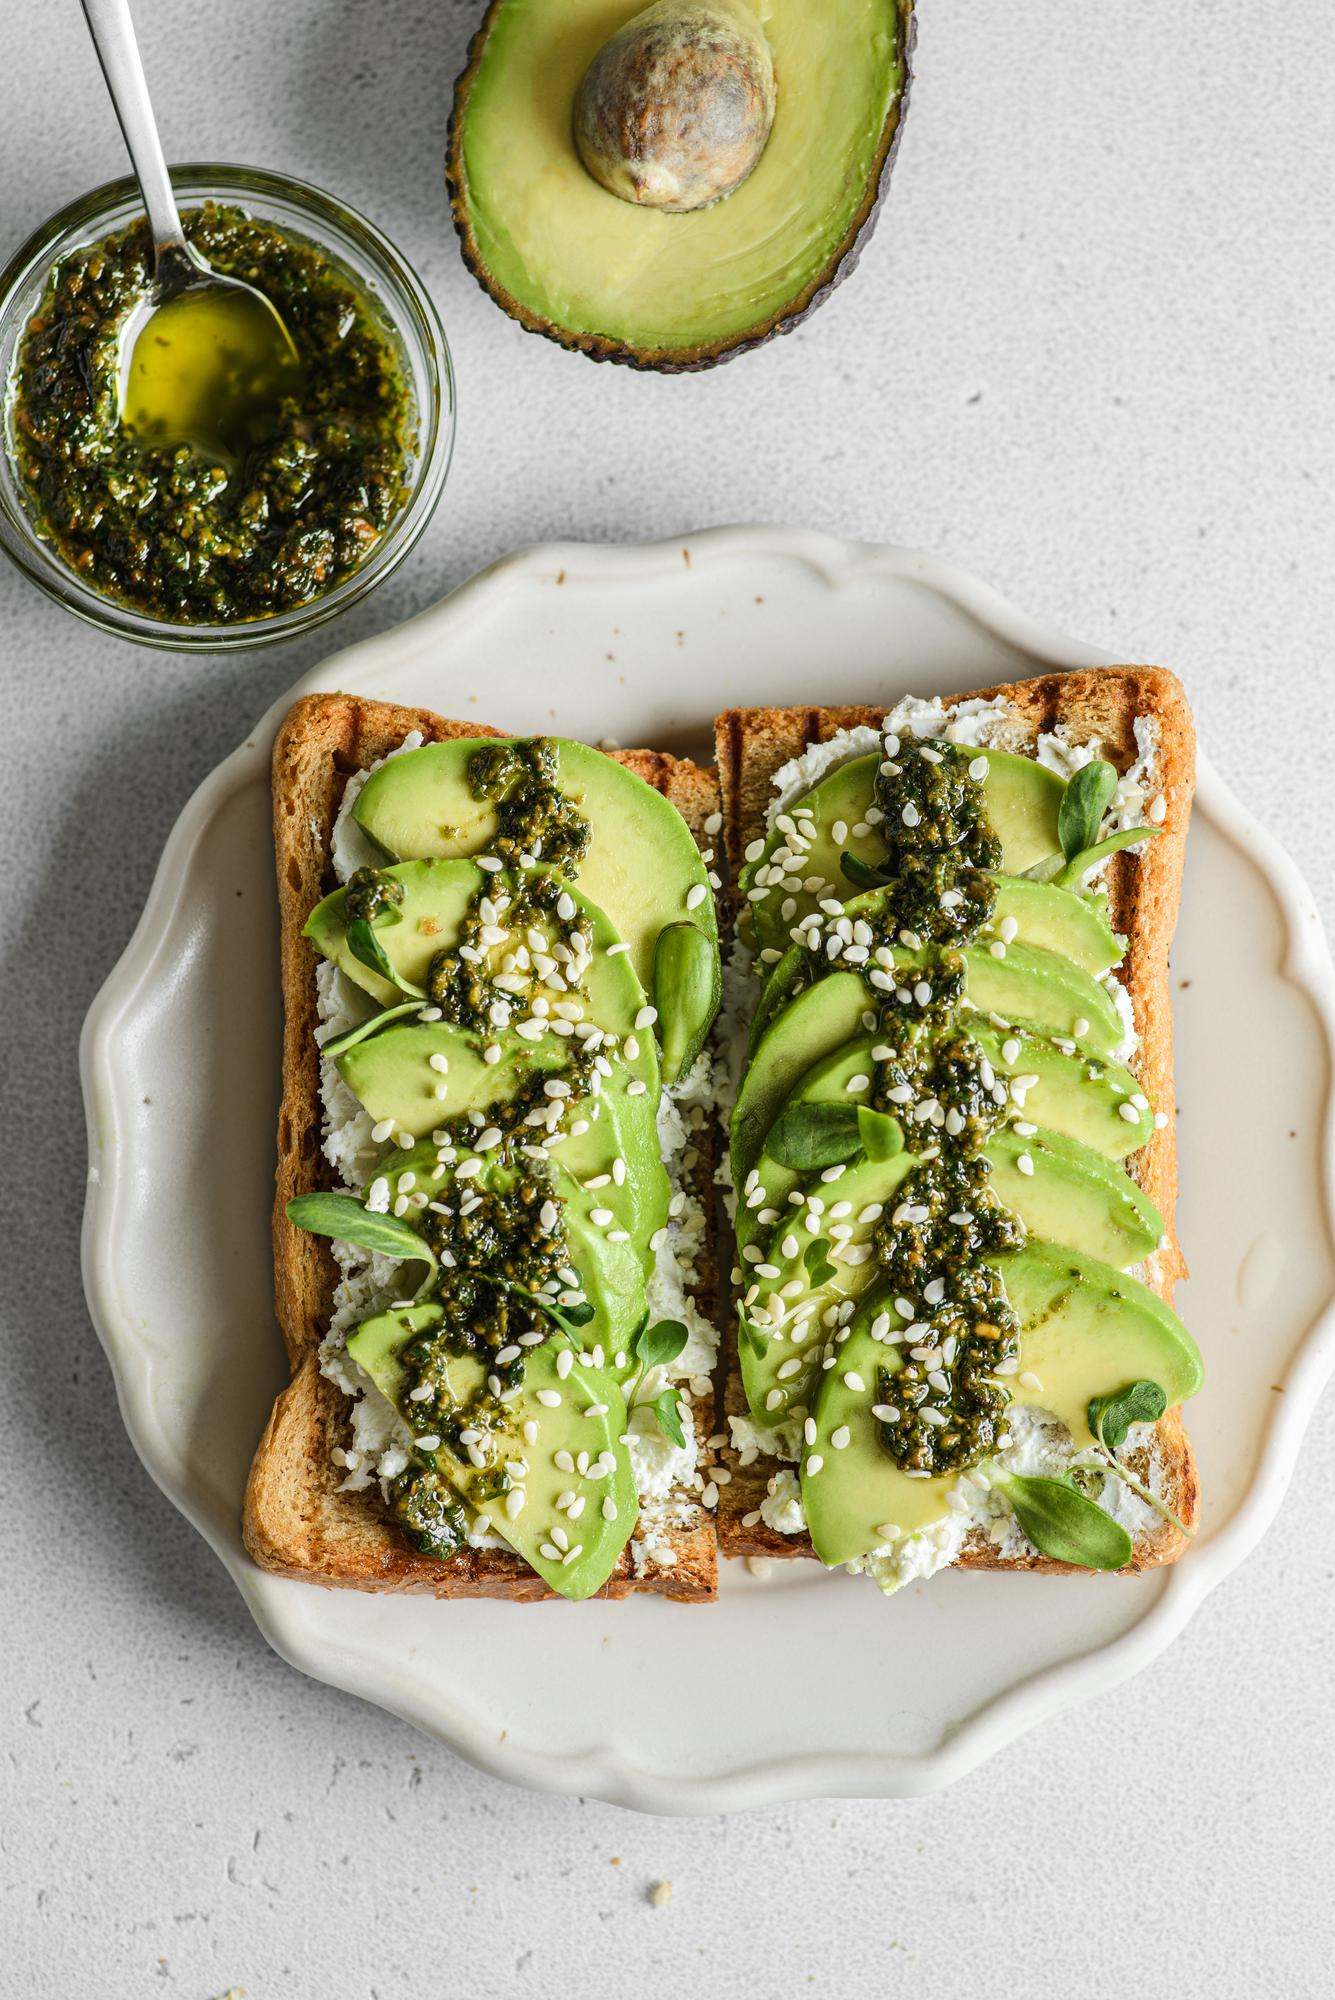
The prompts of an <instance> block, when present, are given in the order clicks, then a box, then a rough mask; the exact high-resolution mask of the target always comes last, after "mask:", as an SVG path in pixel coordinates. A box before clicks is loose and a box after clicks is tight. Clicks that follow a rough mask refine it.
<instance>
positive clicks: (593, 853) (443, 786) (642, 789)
mask: <svg viewBox="0 0 1335 2000" xmlns="http://www.w3.org/2000/svg"><path fill="white" fill-rule="evenodd" d="M550 740H551V741H552V743H553V745H554V747H555V749H556V753H557V776H556V782H557V785H558V786H559V788H560V790H561V791H562V792H563V793H564V794H565V796H566V797H567V798H569V799H570V800H571V801H572V803H573V804H574V805H575V806H576V807H577V808H578V810H579V811H580V812H581V813H582V814H583V815H584V817H585V818H586V819H587V820H588V822H589V827H590V832H591V838H590V841H589V845H588V848H587V850H586V852H585V853H584V855H583V856H582V858H581V860H580V863H579V870H578V874H577V876H576V882H577V886H578V888H579V891H580V893H581V895H582V896H584V897H586V898H587V900H588V901H589V902H591V903H593V904H595V905H596V906H597V908H598V909H600V910H602V911H603V913H604V914H605V915H606V917H607V919H608V921H609V923H610V924H611V925H612V928H613V929H614V930H615V932H616V934H617V936H618V937H619V938H621V939H623V940H624V941H625V943H626V944H628V945H629V946H630V957H631V961H632V963H633V965H634V967H635V971H636V973H637V975H638V977H639V980H640V984H641V985H642V986H643V987H644V989H645V992H646V993H651V992H652V991H653V968H654V946H655V944H656V943H657V940H658V933H659V932H660V930H661V929H662V928H663V926H664V925H665V924H668V923H675V922H680V921H682V920H689V921H690V922H691V923H694V924H695V925H696V926H697V927H698V928H699V929H700V930H702V931H703V932H704V933H705V935H706V936H707V937H709V938H711V939H713V938H716V937H717V935H718V931H717V923H716V919H715V913H714V895H713V891H712V889H711V888H710V885H709V878H708V875H707V873H706V869H705V863H704V862H703V860H702V859H701V857H700V850H699V848H698V847H697V846H696V844H695V842H694V840H692V838H691V833H690V829H689V828H688V826H687V824H686V822H685V820H684V819H683V818H682V816H681V814H680V813H679V812H678V811H677V809H676V807H675V806H672V805H670V804H669V803H668V801H667V800H666V799H665V798H664V797H663V795H662V793H661V792H656V791H655V790H654V788H653V786H652V785H647V784H646V783H645V781H644V779H643V778H638V777H636V775H635V773H634V772H633V771H628V770H626V768H625V766H624V765H621V764H618V763H616V762H614V760H613V759H612V758H611V757H608V756H606V755H604V753H603V752H602V751H601V750H592V749H590V748H589V746H588V744H587V743H575V742H572V741H570V740H569V739H568V738H565V737H553V738H552V739H550ZM495 743H496V739H495V738H494V737H481V736H461V737H458V738H456V739H455V740H453V741H452V742H448V743H424V744H423V745H422V747H421V749H420V750H409V751H407V752H405V753H404V754H403V755H402V756H400V757H391V758H389V759H388V760H387V762H385V763H384V764H382V765H381V766H380V769H379V770H378V771H373V772H372V773H371V776H370V777H369V778H368V779H367V781H366V783H365V784H364V785H363V787H362V789H361V791H360V792H359V794H358V796H357V802H356V804H355V805H354V806H353V809H352V812H353V818H354V819H355V820H357V822H358V824H359V825H360V826H361V827H362V828H363V830H364V831H365V832H366V833H368V834H369V835H370V837H371V839H372V840H373V841H374V842H375V844H376V846H377V847H379V848H380V849H382V851H383V852H384V853H385V854H387V855H389V856H390V857H391V858H392V859H394V860H396V861H436V860H456V859H459V858H462V857H465V856H468V855H473V854H485V853H486V852H487V851H488V848H489V846H490V844H491V842H492V841H493V840H494V839H495V836H496V804H495V801H494V800H491V799H480V798H478V797H476V796H475V794H474V792H473V790H472V787H471V786H470V784H469V780H468V773H469V766H470V764H471V762H472V760H473V758H474V757H475V756H476V755H477V753H478V752H479V751H480V750H487V749H494V748H495ZM693 891H694V892H696V893H695V895H694V899H693V900H688V899H691V897H692V892H693Z"/></svg>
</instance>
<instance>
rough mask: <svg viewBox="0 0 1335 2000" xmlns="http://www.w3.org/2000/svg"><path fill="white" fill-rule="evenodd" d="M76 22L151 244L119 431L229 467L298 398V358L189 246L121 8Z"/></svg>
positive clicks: (130, 329)
mask: <svg viewBox="0 0 1335 2000" xmlns="http://www.w3.org/2000/svg"><path fill="white" fill-rule="evenodd" d="M83 11H84V16H85V18H86V20H87V22H88V28H89V32H90V34H91V35H92V38H93V46H94V47H95V48H96V50H97V56H98V61H99V62H100V63H101V65H102V74H103V76H104V77H105V78H106V83H107V89H108V90H109V91H110V93H111V101H112V104H113V105H114V106H115V109H116V116H117V118H118V119H119V121H120V128H121V132H122V134H123V136H124V139H125V144H126V147H127V148H128V150H129V154H130V161H131V164H132V165H133V167H134V171H135V175H136V177H137V178H138V181H139V189H140V193H141V194H142V195H143V197H144V209H145V212H146V214H147V216H148V226H149V230H150V231H151V233H152V237H153V279H152V283H151V285H150V287H149V289H148V291H147V293H146V295H145V297H144V299H143V301H142V303H141V304H140V305H139V306H138V307H136V309H135V310H134V312H133V313H132V314H131V315H130V317H129V319H128V321H127V323H126V325H125V327H124V328H123V330H122V333H121V346H120V363H121V368H120V410H121V421H122V423H126V424H128V425H129V426H130V427H131V428H133V429H134V430H135V431H136V432H141V433H144V434H147V435H152V436H155V437H159V438H163V437H174V438H179V439H183V440H185V441H187V442H190V443H193V444H197V445H199V446H200V447H201V448H202V449H203V450H205V451H207V452H210V453H212V454H214V455H216V456H219V457H221V458H223V459H224V460H227V459H230V458H231V457H232V456H234V455H235V454H236V453H237V452H238V451H239V449H240V445H239V442H238V441H239V440H243V439H244V438H245V437H246V436H247V435H248V434H250V433H252V432H253V430H254V428H255V424H256V420H257V418H259V417H261V416H262V415H263V414H264V412H265V411H266V409H269V408H271V407H273V406H274V405H275V404H276V403H277V401H278V400H279V399H280V398H281V397H282V396H283V395H284V394H287V393H290V392H291V390H292V388H293V387H294V386H295V383H296V382H297V380H298V379H299V375H300V363H299V361H298V358H297V350H296V347H295V345H294V343H293V340H292V336H291V334H290V333H289V332H288V329H287V327H286V326H285V325H284V324H283V321H282V319H281V317H280V316H279V314H278V312H277V311H276V310H275V308H274V307H273V305H272V304H271V303H270V301H269V300H268V299H266V298H265V296H264V294H263V292H259V291H257V290H256V289H255V287H254V286H253V285H247V284H243V283H242V282H241V280H240V279H239V278H227V277H224V276H223V275H222V273H221V272H218V271H215V270H213V269H212V267H211V266H210V265H209V264H208V263H207V262H206V260H205V259H204V258H203V257H202V256H201V255H200V254H199V252H198V251H197V250H195V249H194V248H192V246H191V245H190V244H189V243H187V241H186V238H185V232H184V230H183V229H182V227H181V217H180V213H179V211H178V209H177V206H176V197H175V195H174V194H173V192H172V184H171V178H170V175H169V174H168V172H167V163H166V161H165V159H164V158H163V154H162V142H161V140H160V139H159V137H158V128H157V123H156V121H155V119H154V117H153V107H152V104H151V103H150V102H149V96H148V84H147V83H146V81H145V79H144V68H143V64H142V62H141V61H140V57H139V47H138V44H137V42H136V41H135V33H134V23H133V21H132V20H131V19H130V9H129V5H128V0H83Z"/></svg>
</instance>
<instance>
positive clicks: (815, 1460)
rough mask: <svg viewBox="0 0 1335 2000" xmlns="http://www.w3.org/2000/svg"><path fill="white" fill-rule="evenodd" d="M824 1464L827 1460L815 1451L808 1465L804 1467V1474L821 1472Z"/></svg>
mask: <svg viewBox="0 0 1335 2000" xmlns="http://www.w3.org/2000/svg"><path fill="white" fill-rule="evenodd" d="M824 1463H825V1460H824V1459H823V1458H822V1457H821V1455H820V1453H819V1452H818V1451H813V1452H811V1453H810V1454H809V1455H808V1458H807V1461H806V1464H805V1465H804V1466H803V1467H802V1470H803V1472H819V1471H820V1469H821V1467H822V1466H823V1465H824Z"/></svg>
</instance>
